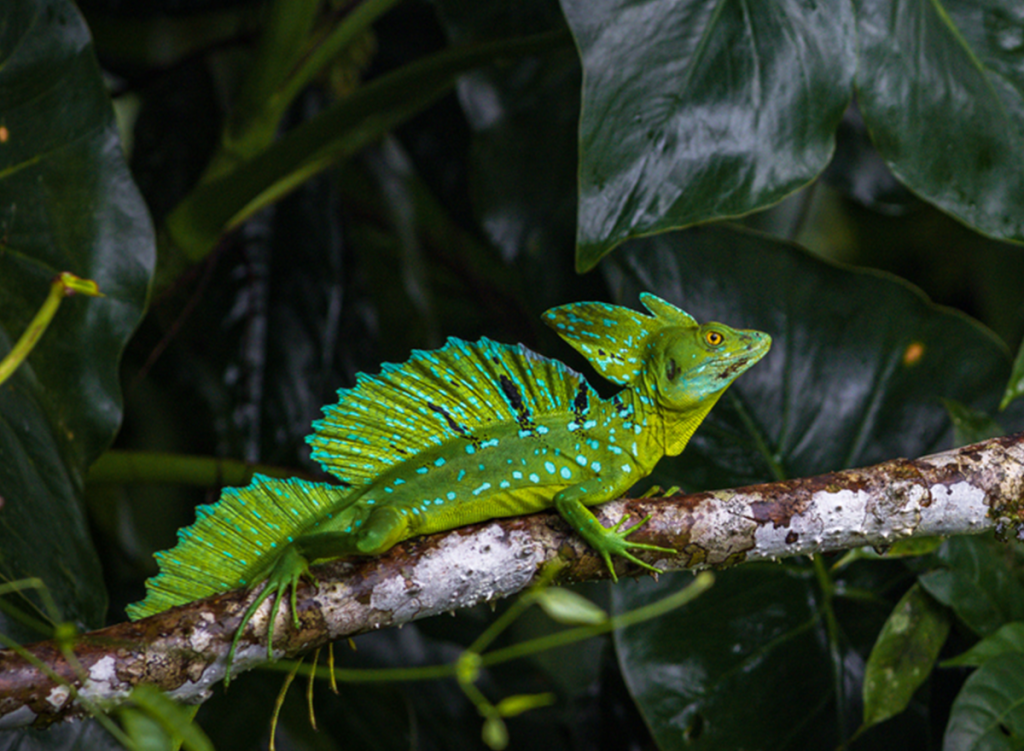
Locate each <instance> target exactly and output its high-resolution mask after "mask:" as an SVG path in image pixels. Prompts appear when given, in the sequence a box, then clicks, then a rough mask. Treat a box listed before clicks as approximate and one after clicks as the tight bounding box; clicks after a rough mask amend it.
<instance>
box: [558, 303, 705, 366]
mask: <svg viewBox="0 0 1024 751" xmlns="http://www.w3.org/2000/svg"><path fill="white" fill-rule="evenodd" d="M640 301H641V302H642V303H643V304H644V307H646V308H647V309H648V310H649V311H650V312H651V313H652V314H653V315H649V316H648V315H644V314H643V313H638V312H637V311H635V310H631V309H630V308H624V307H622V306H621V305H611V304H609V303H603V302H578V303H570V304H568V305H561V306H559V307H557V308H552V309H551V310H549V311H547V312H546V313H544V316H543V318H544V322H545V323H546V324H548V326H550V327H551V328H553V329H554V330H555V331H556V332H557V333H558V335H559V336H560V337H562V338H563V339H565V341H567V342H568V343H569V344H571V345H572V346H573V348H574V349H575V350H576V351H577V352H579V353H580V354H581V355H583V356H584V357H585V358H587V360H588V361H589V362H590V364H591V365H593V366H594V369H595V370H597V371H598V372H599V373H600V374H601V375H602V376H604V377H605V378H607V379H608V380H609V381H611V382H612V383H617V384H619V385H620V386H627V385H629V384H631V383H633V381H634V380H635V379H636V378H638V377H639V375H640V372H641V370H642V368H643V364H644V355H645V354H646V348H647V339H648V337H649V336H650V335H651V334H653V333H655V332H657V331H659V330H661V329H663V328H665V327H667V326H683V327H690V326H697V325H698V324H697V322H696V321H695V320H694V319H693V318H692V317H691V316H690V315H689V314H687V313H686V312H684V311H682V310H680V309H679V308H677V307H676V306H675V305H673V304H672V303H669V302H666V301H665V300H662V299H661V298H660V297H657V296H656V295H652V294H650V293H649V292H645V293H643V294H642V295H640Z"/></svg>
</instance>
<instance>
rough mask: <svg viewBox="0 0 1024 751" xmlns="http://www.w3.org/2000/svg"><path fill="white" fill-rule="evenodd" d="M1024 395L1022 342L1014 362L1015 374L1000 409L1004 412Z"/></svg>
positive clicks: (1007, 386)
mask: <svg viewBox="0 0 1024 751" xmlns="http://www.w3.org/2000/svg"><path fill="white" fill-rule="evenodd" d="M1022 394H1024V342H1021V345H1020V349H1019V350H1017V358H1016V359H1015V360H1014V361H1013V372H1012V373H1011V374H1010V380H1009V381H1007V383H1006V391H1005V392H1004V393H1003V398H1002V400H1001V401H1000V402H999V409H1000V410H1003V409H1006V408H1007V407H1009V406H1010V403H1011V402H1013V401H1014V400H1015V399H1017V398H1018V397H1020V396H1021V395H1022Z"/></svg>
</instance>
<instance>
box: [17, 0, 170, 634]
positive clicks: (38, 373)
mask: <svg viewBox="0 0 1024 751" xmlns="http://www.w3.org/2000/svg"><path fill="white" fill-rule="evenodd" d="M0 51H2V52H3V54H4V55H6V57H5V58H4V59H3V60H2V65H0V101H3V118H2V123H0V124H2V126H3V128H4V131H3V134H4V135H3V139H2V140H3V142H2V143H0V233H2V235H0V356H2V355H3V354H5V353H6V352H7V351H8V349H9V348H10V346H11V343H12V342H13V341H14V339H15V338H16V337H17V336H18V335H20V334H21V332H22V330H23V329H24V327H25V325H26V324H27V322H28V321H29V319H30V318H31V317H32V316H33V315H34V314H35V312H36V311H37V310H38V308H39V306H40V305H41V304H42V301H43V299H44V298H45V297H46V294H47V292H48V290H49V284H50V280H51V278H52V277H53V276H54V275H55V274H56V273H57V272H60V271H71V272H72V273H74V274H77V275H78V276H81V277H84V278H91V279H94V280H95V281H96V282H97V283H98V284H99V287H100V289H101V291H102V292H104V293H105V294H106V297H104V298H84V297H77V298H69V299H66V300H65V301H64V303H63V305H62V306H61V309H60V310H59V311H58V312H57V316H56V318H55V320H54V322H53V324H52V325H51V326H50V328H49V329H48V331H47V332H46V335H45V336H44V337H43V339H42V341H41V342H40V344H39V345H38V347H37V348H36V349H35V351H33V352H32V354H31V355H30V357H29V359H28V362H27V363H26V364H25V365H23V366H22V367H21V368H20V369H19V370H18V371H17V372H16V373H15V374H14V376H13V377H12V378H11V379H10V380H9V381H8V382H7V383H5V384H3V386H0V496H2V497H3V507H2V510H0V554H2V560H0V576H2V577H3V578H4V579H18V578H22V577H24V576H26V575H35V576H39V577H41V578H42V579H43V581H44V582H45V583H46V584H47V586H48V587H49V588H50V591H51V593H52V594H53V596H54V598H55V600H56V602H57V605H58V608H59V610H60V613H59V614H58V617H59V618H62V619H67V620H72V621H75V622H77V623H80V624H82V625H86V626H93V627H95V626H99V625H101V624H102V622H103V614H104V611H105V607H106V602H105V594H104V590H103V585H102V581H101V577H100V570H99V562H98V560H97V558H96V554H95V552H94V550H93V547H92V541H91V539H90V536H89V533H88V528H87V524H86V520H85V516H84V512H83V508H82V503H81V490H82V477H83V475H84V472H85V468H86V466H87V464H88V463H89V462H91V461H92V460H94V459H95V458H96V457H97V456H99V454H100V453H101V452H102V451H103V450H104V449H105V448H106V447H107V446H108V445H109V443H110V441H111V439H112V438H113V436H114V433H115V431H116V430H117V428H118V425H119V423H120V419H121V395H120V387H119V384H118V360H119V358H120V355H121V350H122V348H123V346H124V344H125V341H126V340H127V338H128V336H129V335H130V333H131V332H132V330H133V329H134V327H135V325H136V324H137V323H138V320H139V317H140V315H141V311H142V309H143V306H144V305H145V300H146V294H147V290H148V284H149V276H150V273H151V271H152V267H153V261H154V257H153V256H154V244H153V235H152V228H151V226H150V223H149V218H148V214H147V213H146V209H145V206H144V205H143V203H142V201H141V199H140V197H139V195H138V193H137V191H136V190H135V187H134V184H133V183H132V181H131V178H130V176H129V174H128V171H127V169H126V167H125V163H124V159H123V156H122V153H121V145H120V141H119V139H118V135H117V130H116V128H115V125H114V119H113V115H112V112H111V108H110V102H109V100H108V98H107V95H106V92H105V90H104V87H103V81H102V78H101V75H100V71H99V69H98V67H97V65H96V60H95V58H94V56H93V51H92V45H91V42H90V39H89V34H88V30H87V29H86V27H85V24H84V23H83V21H82V19H81V17H80V16H79V15H78V12H77V10H75V8H74V6H73V5H72V3H71V2H68V1H67V0H33V1H31V2H29V1H25V2H17V3H4V4H2V5H0ZM0 629H3V630H4V631H5V632H6V633H8V634H12V633H13V634H16V635H17V636H18V637H26V638H28V637H32V636H34V637H35V638H38V637H39V636H41V635H40V634H27V633H25V632H23V631H16V630H14V629H13V628H12V626H11V625H10V624H9V623H7V622H6V620H3V621H0Z"/></svg>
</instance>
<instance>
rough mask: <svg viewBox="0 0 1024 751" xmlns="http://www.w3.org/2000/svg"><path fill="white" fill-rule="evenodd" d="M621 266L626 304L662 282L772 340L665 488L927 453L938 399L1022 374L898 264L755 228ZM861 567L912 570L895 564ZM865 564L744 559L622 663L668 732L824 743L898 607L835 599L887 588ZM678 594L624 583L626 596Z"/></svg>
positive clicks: (693, 307) (663, 248) (842, 727)
mask: <svg viewBox="0 0 1024 751" xmlns="http://www.w3.org/2000/svg"><path fill="white" fill-rule="evenodd" d="M606 264H608V266H607V269H608V277H609V279H610V281H611V282H612V287H613V290H614V293H615V297H616V298H617V300H618V301H621V302H624V303H629V304H634V303H635V300H636V295H637V293H638V292H639V291H641V290H650V291H652V292H654V293H656V294H658V295H661V296H663V297H665V298H666V299H668V300H670V301H672V302H674V303H676V304H678V305H680V306H681V307H683V308H684V309H686V310H687V311H689V312H690V313H691V314H693V315H694V316H695V317H696V318H697V319H698V320H702V321H704V320H720V321H723V322H725V323H728V324H730V325H736V326H743V327H751V328H757V329H761V330H764V331H767V332H769V333H770V334H771V335H772V337H773V345H772V350H771V351H770V352H769V353H768V355H767V356H766V357H765V359H764V360H763V361H762V362H760V363H758V364H757V365H756V366H755V367H754V368H752V369H751V370H750V371H749V372H748V373H745V374H744V375H743V376H742V377H741V378H740V379H739V380H738V381H737V383H736V384H735V385H734V386H733V387H732V388H731V389H730V391H729V393H728V394H727V395H726V397H725V398H723V400H722V403H720V404H719V405H718V406H717V407H716V408H715V409H714V410H713V411H712V413H711V415H710V416H709V418H708V419H707V420H706V421H705V423H704V424H703V425H702V426H701V427H700V428H699V429H698V431H697V434H696V435H695V436H694V439H693V441H692V442H691V444H690V446H689V447H687V449H686V451H685V452H684V453H683V455H682V456H681V457H680V458H679V459H678V460H674V461H670V462H663V463H662V465H661V467H660V468H659V472H660V473H661V476H660V478H659V481H660V482H661V483H662V484H663V485H664V484H678V483H681V484H683V485H684V486H688V487H690V488H693V489H703V488H710V487H726V486H735V485H741V484H745V483H748V482H752V481H759V480H769V479H773V478H787V477H796V476H803V475H808V474H814V473H818V472H823V471H828V470H834V469H840V468H843V467H848V466H852V465H865V464H870V463H873V462H877V461H881V460H884V459H888V458H892V457H895V456H917V455H920V454H924V453H927V452H929V451H932V450H935V449H939V448H941V447H944V446H946V445H948V443H949V442H950V440H951V435H952V433H951V429H950V424H949V420H948V417H947V416H946V413H945V410H944V408H943V405H942V403H941V401H940V397H942V396H947V397H952V398H955V399H958V400H961V401H963V402H965V403H970V404H974V405H976V406H984V407H988V408H992V407H993V406H994V405H995V404H996V403H997V401H998V398H999V394H1000V389H1001V386H1002V383H1003V382H1004V379H1005V377H1006V375H1007V373H1008V372H1009V358H1008V356H1007V353H1006V352H1005V349H1004V348H1003V347H1002V346H1001V344H1000V343H999V342H998V341H997V340H996V339H995V338H994V337H993V336H992V335H991V334H990V333H989V332H988V331H986V330H985V329H984V328H983V327H981V326H980V325H978V324H976V323H974V322H972V321H970V320H969V319H967V318H966V317H964V316H962V315H959V314H956V313H954V312H952V311H950V310H946V309H942V308H938V307H936V306H934V305H931V304H930V303H929V302H928V301H927V300H926V299H925V298H924V296H923V295H921V293H920V292H918V291H917V290H915V289H914V288H912V287H910V286H909V285H907V284H905V283H903V282H901V281H899V280H898V279H895V278H893V277H890V276H887V275H882V274H876V273H866V272H860V271H853V270H848V269H842V268H839V267H836V266H833V265H830V264H827V263H824V262H822V261H820V260H817V259H815V258H812V257H811V256H809V255H807V254H805V253H804V252H802V251H801V250H799V249H798V248H795V247H792V246H790V245H787V244H785V243H781V242H777V241H770V240H767V239H765V238H762V237H759V236H756V235H752V234H749V233H744V232H738V231H734V230H731V229H728V228H712V229H702V230H691V231H688V232H685V233H675V234H666V235H662V236H659V237H655V238H648V239H644V240H637V241H632V242H630V243H628V244H626V245H625V246H624V247H623V248H622V249H621V251H620V252H619V253H617V254H616V255H615V256H614V257H613V258H611V259H609V260H608V261H606ZM858 566H861V567H863V570H864V571H866V572H868V574H867V575H869V576H883V575H887V576H891V577H902V578H901V579H899V581H901V582H907V583H909V582H910V581H911V580H912V579H911V578H910V576H909V574H907V573H902V574H901V573H899V571H900V569H899V566H896V564H892V563H877V562H876V563H867V562H863V563H861V564H858ZM887 566H896V569H895V570H893V569H888V568H886V567H887ZM815 567H818V568H817V570H815ZM886 572H888V573H887V574H886ZM849 576H850V574H849V572H848V571H846V570H843V571H841V572H838V573H836V572H830V571H829V570H828V569H827V567H825V566H822V565H821V564H820V563H813V564H802V563H800V562H798V561H793V562H790V563H788V564H787V565H785V566H768V567H766V566H764V565H762V564H757V565H754V566H750V567H746V566H742V565H741V566H739V567H737V568H735V569H733V570H730V571H726V572H723V574H722V575H721V576H720V577H719V579H718V582H717V583H716V586H715V588H714V589H713V590H712V592H711V593H710V594H709V595H708V596H705V597H702V598H701V599H700V600H699V601H697V602H696V603H695V604H694V605H693V606H690V607H688V608H686V609H682V610H679V611H676V612H674V613H671V614H669V615H667V616H665V617H664V618H662V619H660V620H659V621H658V622H657V623H655V624H651V625H650V626H645V627H643V628H637V629H630V630H629V631H627V632H625V633H624V634H621V635H620V636H619V638H618V645H619V648H620V650H622V652H621V658H620V659H621V664H622V667H623V672H624V675H625V677H626V680H627V682H628V683H629V685H630V686H631V687H632V688H633V690H634V691H635V693H636V695H637V699H638V702H639V704H640V707H641V711H642V712H643V713H644V715H645V717H646V718H647V719H648V723H649V725H650V726H651V728H652V731H653V732H654V733H655V734H656V736H657V737H658V740H659V742H660V743H661V744H662V747H663V748H761V749H783V748H793V749H796V748H826V747H830V745H835V744H838V743H839V742H840V741H841V740H842V739H844V738H848V737H849V735H850V734H852V732H853V731H854V730H855V728H856V726H857V724H859V719H860V717H859V716H860V713H861V711H862V709H861V706H860V703H859V696H860V683H861V681H862V678H863V668H864V661H865V660H866V658H867V656H868V653H869V651H870V648H871V645H872V644H873V643H874V640H875V637H876V635H877V633H878V629H879V628H880V627H881V625H882V622H883V621H884V619H885V617H886V616H887V615H888V614H889V612H890V611H891V609H892V606H893V603H892V602H891V601H888V602H887V601H882V600H876V601H875V602H871V601H870V599H869V600H868V601H867V602H865V601H864V600H846V599H845V598H842V597H840V596H838V595H835V596H831V597H830V596H828V589H831V588H832V587H834V588H835V589H834V590H833V591H834V592H843V591H847V590H852V589H855V588H858V586H859V587H860V588H862V591H868V590H871V591H880V589H881V584H880V582H879V581H874V582H869V583H868V584H862V585H854V584H853V583H852V582H851V581H849V579H848V577H849ZM823 583H827V584H825V586H823ZM669 586H671V585H669ZM890 586H891V583H890ZM827 588H828V589H827ZM898 592H899V589H897V590H896V593H898ZM664 593H665V587H664V586H662V587H657V588H653V587H647V586H646V585H645V586H642V587H631V586H620V587H616V588H615V597H616V607H617V608H619V609H625V608H631V607H637V606H639V605H641V604H643V603H646V602H648V601H649V599H650V598H653V597H655V596H664ZM830 623H831V624H833V625H832V627H829V626H828V624H830ZM855 635H857V636H855ZM741 637H742V638H741ZM737 712H740V713H741V715H739V716H737V714H736V713H737ZM914 722H915V720H914V715H906V714H905V715H901V716H900V717H899V718H898V719H893V720H890V721H889V722H887V723H886V724H885V725H884V726H880V727H879V730H878V732H877V733H875V732H872V735H871V738H872V739H874V738H876V737H880V735H879V734H881V735H883V736H884V737H885V739H886V740H885V741H884V742H882V741H879V744H880V745H875V746H872V747H890V748H905V747H906V746H902V745H900V744H901V743H902V742H903V740H901V739H902V738H903V736H902V735H901V732H899V731H900V729H901V728H902V732H911V731H912V729H913V728H914V727H915V725H914V724H913V723H914ZM916 727H917V730H920V729H921V727H920V725H919V724H918V725H917V726H916ZM883 729H884V733H883ZM687 738H689V740H686V739H687ZM865 740H868V739H865ZM873 742H874V741H873Z"/></svg>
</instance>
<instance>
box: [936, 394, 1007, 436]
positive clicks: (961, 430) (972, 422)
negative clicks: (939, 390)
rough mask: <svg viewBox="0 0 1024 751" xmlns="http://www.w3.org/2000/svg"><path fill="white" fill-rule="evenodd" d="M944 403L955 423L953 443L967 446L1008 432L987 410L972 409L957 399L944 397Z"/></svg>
mask: <svg viewBox="0 0 1024 751" xmlns="http://www.w3.org/2000/svg"><path fill="white" fill-rule="evenodd" d="M942 404H943V405H944V406H945V407H946V412H948V413H949V419H950V420H951V421H952V423H953V445H955V446H966V445H968V444H970V443H978V442H979V441H984V440H987V439H989V438H997V437H999V436H1001V435H1004V434H1005V433H1006V431H1005V430H1003V429H1002V427H1001V426H1000V425H999V423H997V422H996V421H995V420H993V419H992V418H991V417H990V416H989V414H988V413H987V412H982V411H981V410H979V409H971V408H970V407H968V406H966V405H965V404H961V403H960V402H958V401H957V400H956V399H943V400H942Z"/></svg>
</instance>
